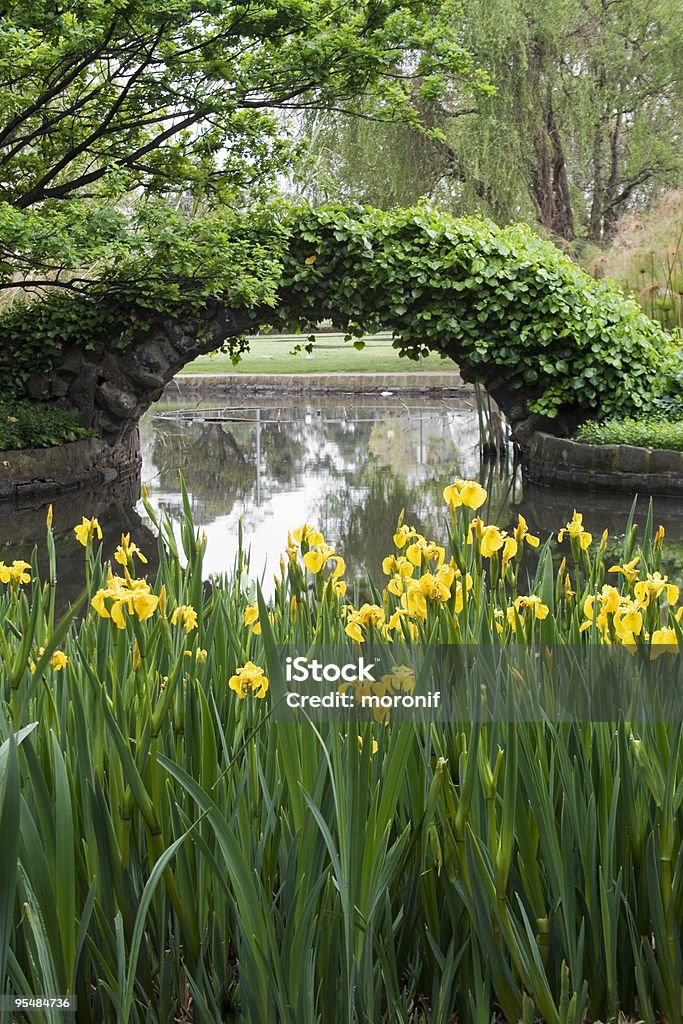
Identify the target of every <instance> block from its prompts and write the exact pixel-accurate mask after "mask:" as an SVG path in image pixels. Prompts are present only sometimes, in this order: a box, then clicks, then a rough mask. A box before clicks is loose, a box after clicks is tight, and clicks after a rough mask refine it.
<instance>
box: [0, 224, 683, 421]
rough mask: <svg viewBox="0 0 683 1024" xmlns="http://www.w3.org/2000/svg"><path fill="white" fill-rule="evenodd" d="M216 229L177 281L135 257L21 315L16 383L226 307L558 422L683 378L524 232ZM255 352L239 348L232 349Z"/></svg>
mask: <svg viewBox="0 0 683 1024" xmlns="http://www.w3.org/2000/svg"><path fill="white" fill-rule="evenodd" d="M215 223H217V224H218V227H217V228H216V229H215V231H214V232H213V233H212V232H210V231H207V232H200V233H199V234H197V228H198V225H197V224H194V223H192V222H190V224H189V225H188V228H187V232H186V233H185V234H182V233H177V234H174V236H173V242H172V243H168V245H169V248H168V249H167V251H166V256H168V253H169V251H170V249H173V251H174V252H175V253H176V256H177V261H178V262H177V263H175V264H174V267H175V271H176V274H177V278H176V279H175V280H174V279H173V278H172V277H167V275H166V274H165V273H164V272H162V271H158V272H155V271H154V268H153V267H151V266H147V267H146V264H145V262H144V260H143V258H142V257H140V259H139V260H137V261H133V262H132V263H130V264H126V262H125V261H123V260H122V261H121V264H120V265H119V267H118V271H117V274H118V276H116V275H114V274H113V273H112V276H111V277H110V279H109V280H108V281H107V282H106V283H105V282H101V283H100V284H99V286H98V289H97V291H96V292H94V293H93V294H92V295H90V296H87V297H79V298H70V297H66V298H65V297H62V296H56V297H51V298H50V299H49V300H47V301H43V302H41V303H39V304H38V305H37V306H35V307H34V306H30V307H26V306H18V307H17V306H11V307H10V308H9V309H8V310H7V311H6V312H5V313H4V314H3V315H2V317H0V331H1V332H2V335H3V337H4V338H5V345H6V351H7V352H8V353H9V357H8V358H9V360H10V361H11V365H12V366H14V367H16V369H14V370H11V371H10V372H11V373H12V374H13V375H14V376H13V379H14V380H15V381H17V382H18V383H21V382H22V381H21V378H20V377H19V376H18V374H19V372H23V374H24V376H26V374H28V373H29V372H30V369H31V368H32V367H35V365H36V363H40V362H42V363H43V364H44V365H48V364H49V362H50V360H51V359H52V358H54V357H55V353H56V351H58V347H59V346H63V345H65V344H67V342H70V343H77V344H86V345H87V344H88V343H89V340H90V339H91V338H92V337H93V336H99V335H104V336H107V335H108V336H109V338H110V341H109V344H110V346H111V347H112V348H113V347H115V346H124V345H126V344H128V343H129V342H130V340H131V338H132V337H133V333H134V331H140V329H141V327H144V325H145V324H146V323H148V322H149V323H153V321H154V318H155V316H158V315H160V314H163V313H169V314H171V315H173V316H186V317H188V318H191V317H192V316H193V315H194V314H195V313H196V312H197V310H198V309H199V308H201V306H202V305H203V304H205V303H206V302H207V301H208V300H210V299H212V298H213V297H219V298H220V299H221V300H222V301H225V302H226V304H227V305H228V306H229V307H230V308H232V309H240V308H246V309H249V310H250V311H252V315H253V319H254V328H256V327H257V326H258V325H259V324H274V325H276V326H278V327H280V328H281V329H283V330H291V329H297V330H303V331H306V332H307V333H308V332H310V325H311V324H315V323H317V322H320V321H323V320H330V321H331V322H332V324H333V325H334V326H335V327H338V328H341V329H343V330H345V331H346V332H348V334H349V336H352V337H355V338H360V337H361V336H362V335H363V334H370V333H375V332H376V331H378V330H379V329H380V328H386V329H388V330H391V331H392V332H393V336H394V346H395V347H396V348H397V349H398V350H399V352H400V353H401V354H402V355H406V356H409V357H410V358H412V359H417V358H418V357H419V356H420V354H421V353H426V352H427V351H430V350H431V351H434V352H440V353H442V354H443V355H445V356H451V357H452V358H455V359H456V360H457V361H458V362H459V364H460V366H461V369H462V370H463V372H465V373H466V374H467V375H468V376H469V378H470V379H472V380H477V381H481V382H482V383H484V384H486V383H487V382H492V381H495V380H498V381H500V379H501V378H503V379H504V381H505V386H506V388H508V389H510V390H513V391H514V390H520V389H524V390H525V392H526V393H528V394H530V395H531V397H532V400H533V402H532V405H531V409H532V411H535V412H538V413H541V414H543V415H545V416H548V417H550V418H553V417H555V416H557V414H558V413H559V412H561V411H563V410H568V409H569V410H573V409H580V410H586V411H589V412H590V413H597V414H600V415H609V414H611V413H614V412H621V413H624V412H634V411H636V410H639V409H642V408H646V407H647V406H648V403H650V402H652V401H653V399H654V396H655V395H656V394H658V393H659V392H660V391H661V390H662V389H663V388H664V381H665V374H666V373H668V374H670V373H672V372H674V369H675V368H676V367H677V366H678V362H677V356H676V352H675V349H674V348H673V346H672V343H671V340H670V338H669V336H668V335H667V334H666V333H665V332H664V331H662V329H661V328H660V327H659V326H658V325H657V324H655V323H653V322H652V321H651V320H649V319H648V318H647V316H645V314H644V313H643V312H642V310H641V309H640V307H639V306H638V305H637V303H635V302H633V301H630V300H626V299H624V297H623V295H622V293H621V292H620V291H619V290H618V289H617V288H616V287H615V286H614V285H611V284H609V283H607V282H603V281H595V280H594V279H593V278H591V277H589V276H588V275H587V274H585V273H584V272H583V271H582V270H580V269H579V268H578V267H577V266H576V265H575V264H574V263H573V262H572V261H571V260H570V259H569V258H568V257H566V256H564V255H563V254H562V253H561V252H560V251H559V250H558V249H557V248H555V247H554V246H553V245H551V244H550V243H548V242H544V241H542V240H541V239H540V238H539V237H538V236H537V235H535V234H534V233H533V232H532V231H531V229H529V228H526V227H524V226H515V227H511V228H506V229H504V230H501V229H499V228H497V227H496V226H495V225H494V224H492V223H491V222H488V221H483V220H476V219H463V220H456V219H454V218H452V217H449V216H448V215H446V214H442V213H438V212H436V211H434V210H432V209H430V208H429V207H428V206H426V205H421V206H418V207H416V208H414V209H412V210H396V211H390V212H387V213H383V212H380V211H377V210H372V209H368V208H363V207H350V208H348V207H339V206H330V207H320V208H318V209H310V208H307V207H303V208H297V209H294V210H288V209H287V208H286V207H274V208H269V209H268V208H265V209H263V210H262V211H260V212H258V211H255V212H252V213H251V214H250V216H249V220H248V223H247V224H246V226H245V225H244V222H243V221H242V220H240V218H238V217H237V215H236V214H232V213H230V214H225V215H224V216H223V215H221V217H220V218H219V217H218V215H217V217H216V219H215ZM228 225H229V228H228ZM160 244H163V245H167V241H166V239H165V238H164V239H163V240H162V243H160ZM222 246H225V251H224V252H223V251H222V250H221V247H222ZM226 254H227V255H226ZM181 256H182V258H181ZM159 266H160V267H165V266H168V259H163V260H160V261H159ZM145 268H146V269H147V270H148V271H149V272H148V273H147V274H144V273H142V272H143V270H144V269H145ZM183 268H184V272H185V274H187V275H188V277H187V278H183V277H182V276H181V273H182V270H183ZM124 275H125V277H124ZM138 277H139V278H140V281H141V283H140V285H139V286H138V285H137V284H136V281H137V280H138ZM34 312H35V321H33V322H32V317H33V315H34ZM27 339H28V342H27ZM242 346H243V340H240V339H237V340H236V341H234V342H233V351H235V353H236V354H238V353H239V351H241V347H242ZM27 353H29V356H28V358H27ZM8 365H10V364H9V363H8Z"/></svg>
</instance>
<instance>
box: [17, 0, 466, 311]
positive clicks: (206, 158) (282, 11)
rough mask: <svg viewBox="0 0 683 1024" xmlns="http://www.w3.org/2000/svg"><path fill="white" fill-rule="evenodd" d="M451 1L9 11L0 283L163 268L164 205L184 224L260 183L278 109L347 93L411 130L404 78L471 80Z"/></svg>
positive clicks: (325, 102)
mask: <svg viewBox="0 0 683 1024" xmlns="http://www.w3.org/2000/svg"><path fill="white" fill-rule="evenodd" d="M454 6H455V5H453V4H451V3H447V4H436V3H432V2H431V0H417V2H412V0H410V2H400V3H398V4H393V3H392V4H377V3H368V2H365V0H352V2H351V3H348V4H344V5H342V6H334V5H330V4H329V3H328V2H327V0H292V2H291V3H288V4H286V5H285V4H280V5H276V6H275V7H273V8H268V7H259V6H256V7H255V6H253V5H250V4H248V3H246V4H245V3H229V4H222V3H216V2H215V0H199V2H196V0H175V2H173V3H166V2H163V0H135V2H134V3H124V4H118V3H117V4H105V3H102V2H101V0H83V2H79V3H78V4H67V5H66V6H64V5H63V6H62V8H61V9H60V8H59V7H57V8H55V6H54V5H53V4H51V3H48V2H46V0H27V2H22V3H21V4H15V5H11V7H10V8H9V9H8V10H5V11H4V12H3V18H2V24H1V25H0V161H1V162H2V166H3V173H2V176H1V180H0V239H1V243H0V289H7V290H11V291H14V292H16V291H17V290H20V291H21V290H22V289H26V288H27V287H38V286H44V285H45V284H46V283H50V284H52V285H56V286H58V287H62V288H69V289H72V290H73V289H76V290H78V289H88V288H90V287H91V286H92V283H93V281H96V280H98V279H99V278H100V277H101V276H106V275H107V270H108V268H111V267H112V266H115V265H118V264H119V262H120V261H121V260H122V259H123V260H124V261H125V259H126V258H127V254H128V253H130V254H131V258H132V260H133V262H134V261H135V260H136V259H138V258H140V257H142V255H143V254H145V255H146V256H147V257H149V256H150V255H151V254H155V256H156V258H157V259H158V260H161V259H166V260H167V261H168V266H167V268H166V269H167V270H168V272H169V274H170V276H171V278H174V277H175V276H176V259H177V258H178V257H180V258H181V260H182V255H183V254H182V245H179V244H177V242H176V239H175V238H174V232H175V231H176V225H177V220H178V218H177V217H176V216H175V215H176V214H179V215H180V219H182V218H186V219H188V218H192V219H195V218H198V219H202V218H203V217H204V216H205V215H207V211H209V210H210V209H211V208H212V207H213V208H221V207H224V206H226V205H227V206H233V207H235V208H241V209H244V208H246V207H249V206H251V205H252V204H253V203H255V202H256V201H258V200H260V199H261V200H262V199H263V198H264V196H272V195H273V194H275V193H277V191H278V175H280V174H282V172H283V171H285V170H286V168H288V167H289V166H290V165H291V161H292V159H293V156H294V149H295V147H294V146H293V144H292V138H291V133H290V131H289V129H288V127H287V124H286V119H285V118H284V117H283V116H282V113H283V112H285V113H286V112H290V113H291V112H296V111H300V110H304V109H309V108H311V107H315V108H318V109H325V108H327V107H330V106H333V107H335V108H336V109H344V110H346V111H347V112H348V113H354V112H356V111H358V110H359V108H360V106H361V103H362V106H363V109H368V105H369V109H371V110H372V111H374V113H375V114H377V115H378V116H383V117H390V118H396V119H399V120H400V119H403V120H408V121H410V123H412V124H414V125H417V123H418V118H417V115H416V113H415V110H414V109H413V107H412V106H411V104H410V102H409V97H410V89H411V83H413V82H415V83H417V86H416V87H417V88H418V89H420V90H427V91H429V92H430V93H435V94H436V95H440V94H441V93H442V92H443V91H444V90H446V89H447V88H449V87H450V85H451V83H452V82H453V81H454V80H455V81H458V82H459V83H460V84H462V85H463V86H466V87H467V88H469V87H472V88H473V89H475V90H477V89H479V88H481V87H483V86H484V85H485V81H484V78H483V76H482V75H481V74H480V73H478V72H477V71H476V70H475V69H474V67H473V63H472V60H471V58H470V57H469V55H468V54H467V53H466V52H465V51H464V50H463V49H462V46H461V44H460V41H459V33H458V29H457V21H456V20H455V19H454ZM399 72H400V73H399ZM209 223H211V222H210V221H209ZM214 229H215V225H213V226H211V230H212V231H213V230H214ZM195 230H196V231H197V232H198V233H201V231H202V228H201V226H199V227H197V228H196V229H195ZM181 233H182V232H181ZM147 247H151V249H149V248H147ZM167 247H168V249H169V250H170V251H168V252H166V251H165V250H166V248H167ZM219 258H220V257H219ZM131 269H132V268H131ZM163 270H164V267H163V266H162V265H161V264H158V265H157V267H156V271H157V277H159V276H161V274H162V273H163ZM140 280H141V281H142V280H143V279H142V278H140Z"/></svg>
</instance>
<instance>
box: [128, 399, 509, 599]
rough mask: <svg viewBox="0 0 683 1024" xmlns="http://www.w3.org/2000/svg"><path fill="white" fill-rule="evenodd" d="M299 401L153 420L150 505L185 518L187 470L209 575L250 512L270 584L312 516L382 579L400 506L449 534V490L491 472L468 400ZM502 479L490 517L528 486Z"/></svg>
mask: <svg viewBox="0 0 683 1024" xmlns="http://www.w3.org/2000/svg"><path fill="white" fill-rule="evenodd" d="M290 401H291V404H288V405H286V406H285V405H283V404H282V400H281V399H280V400H278V399H271V400H268V399H265V400H264V399H261V398H260V399H258V401H247V402H243V403H242V404H241V405H240V406H238V407H237V406H232V407H230V406H228V407H224V408H218V407H216V406H215V404H214V406H213V407H210V406H209V405H208V404H207V405H204V406H199V407H197V408H195V409H193V410H191V411H190V410H187V409H186V410H185V411H182V412H181V411H179V410H177V409H175V410H174V409H172V408H169V407H168V406H164V407H160V408H157V409H155V410H153V411H151V412H150V413H149V414H148V415H147V416H146V417H145V420H144V421H143V424H142V428H141V443H142V453H143V480H144V481H145V483H146V485H147V488H148V494H149V498H150V501H151V503H152V505H153V506H155V507H156V508H157V509H158V510H161V509H165V510H166V511H167V512H169V513H170V515H171V516H172V517H173V516H177V515H179V514H180V510H181V496H180V492H179V486H178V471H179V470H180V472H181V473H182V475H183V478H184V480H185V483H186V486H187V488H188V491H189V494H190V496H191V504H192V511H193V515H194V518H195V521H196V522H197V524H201V525H202V527H203V528H204V530H205V531H206V535H207V552H206V568H207V571H208V572H210V573H216V572H221V571H223V570H225V569H228V568H229V567H231V566H232V564H233V560H234V557H235V553H236V547H237V536H238V525H239V521H240V519H241V520H242V528H243V533H244V537H245V541H246V543H247V544H248V545H249V546H250V548H251V559H250V571H251V573H252V575H254V576H256V577H259V578H263V579H264V581H265V582H266V583H268V582H269V581H270V580H271V579H272V576H273V573H274V572H277V571H278V563H279V558H280V555H281V553H282V552H283V550H284V547H285V545H286V543H287V531H288V530H289V529H294V528H295V527H296V526H299V525H301V523H303V522H308V523H311V524H315V525H316V526H318V527H319V528H320V529H321V530H322V531H323V533H324V535H325V537H326V539H327V541H328V543H330V544H333V545H334V546H335V547H336V549H337V551H338V552H339V553H341V554H343V556H344V558H345V559H346V563H347V568H348V571H349V576H350V578H353V577H354V576H355V577H360V576H362V575H363V574H364V572H365V569H367V570H368V571H369V572H370V573H371V575H372V576H373V577H374V578H375V579H379V578H380V577H381V561H382V557H383V556H384V554H387V553H389V551H390V550H392V548H393V544H392V535H393V533H394V530H395V527H396V522H397V519H398V516H399V514H400V512H401V510H402V509H404V510H405V519H406V522H408V523H410V524H411V525H414V526H416V527H417V529H419V530H420V532H422V533H425V534H428V535H434V536H441V537H443V535H444V524H443V514H444V505H443V498H442V492H443V488H444V486H445V485H446V484H447V483H449V482H450V480H451V479H452V478H453V477H454V476H462V477H477V478H479V477H480V476H481V475H482V467H481V465H480V459H479V426H478V417H477V412H476V408H474V407H473V405H472V404H471V403H468V402H467V401H462V400H460V401H452V400H441V401H440V400H420V399H417V400H416V399H415V398H412V399H405V400H403V399H398V398H396V397H393V396H391V397H389V398H386V399H384V400H383V399H381V398H380V399H378V398H376V397H373V398H372V399H371V400H368V401H367V402H364V401H362V400H361V399H355V400H352V401H348V402H344V401H341V400H339V399H332V400H323V399H315V398H311V397H310V396H306V397H305V398H302V399H301V400H299V401H296V400H290ZM485 475H487V474H485ZM493 477H494V479H493V480H492V481H491V484H492V486H491V513H490V514H491V515H492V516H493V517H494V518H495V519H500V518H501V517H502V518H505V517H506V515H507V508H508V506H509V504H510V502H511V501H513V500H514V499H515V497H519V494H516V493H515V487H514V484H513V477H512V476H511V474H510V473H509V472H506V471H505V469H502V471H500V470H499V471H498V472H497V473H494V474H493Z"/></svg>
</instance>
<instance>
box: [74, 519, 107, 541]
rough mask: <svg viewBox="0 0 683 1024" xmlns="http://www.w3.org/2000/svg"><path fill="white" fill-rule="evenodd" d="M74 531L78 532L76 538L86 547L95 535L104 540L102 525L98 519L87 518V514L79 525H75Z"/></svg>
mask: <svg viewBox="0 0 683 1024" xmlns="http://www.w3.org/2000/svg"><path fill="white" fill-rule="evenodd" d="M74 533H75V534H76V540H77V541H78V542H79V544H82V545H83V547H86V545H87V543H88V541H89V540H91V539H92V538H93V537H95V536H96V537H97V539H98V540H102V527H101V526H100V524H99V523H98V521H97V519H86V518H85V516H83V518H82V520H81V522H80V523H79V524H78V526H74Z"/></svg>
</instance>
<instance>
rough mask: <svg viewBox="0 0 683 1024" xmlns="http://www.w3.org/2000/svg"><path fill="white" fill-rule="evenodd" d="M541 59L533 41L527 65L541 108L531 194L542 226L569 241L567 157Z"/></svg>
mask: <svg viewBox="0 0 683 1024" xmlns="http://www.w3.org/2000/svg"><path fill="white" fill-rule="evenodd" d="M545 59H546V57H545V50H544V47H543V45H542V44H541V43H539V42H538V41H536V42H535V43H534V44H533V45H532V47H531V50H530V54H529V66H530V68H531V81H532V88H533V92H534V95H535V96H536V97H538V103H539V104H541V110H540V115H539V117H538V120H537V123H536V128H535V131H534V150H533V154H532V155H533V157H534V163H533V165H532V166H531V168H530V182H531V194H532V199H533V201H534V205H535V207H536V211H537V215H538V219H539V221H540V223H541V224H542V225H543V227H544V228H546V230H548V231H551V232H552V233H553V234H554V235H558V236H559V237H560V238H565V239H566V240H567V241H571V239H572V238H573V237H574V214H573V211H572V204H571V196H570V190H569V178H568V175H567V161H566V158H565V154H564V147H563V145H562V136H561V134H560V129H559V126H558V124H557V120H556V117H555V112H554V109H553V101H552V88H551V86H550V84H546V82H545V75H544V71H543V62H544V60H545Z"/></svg>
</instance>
